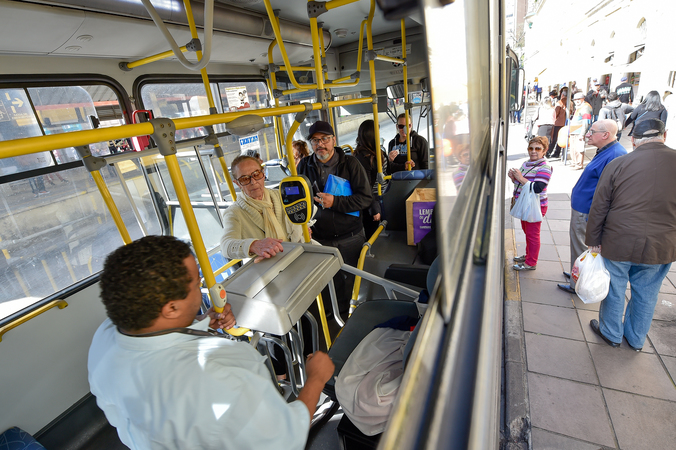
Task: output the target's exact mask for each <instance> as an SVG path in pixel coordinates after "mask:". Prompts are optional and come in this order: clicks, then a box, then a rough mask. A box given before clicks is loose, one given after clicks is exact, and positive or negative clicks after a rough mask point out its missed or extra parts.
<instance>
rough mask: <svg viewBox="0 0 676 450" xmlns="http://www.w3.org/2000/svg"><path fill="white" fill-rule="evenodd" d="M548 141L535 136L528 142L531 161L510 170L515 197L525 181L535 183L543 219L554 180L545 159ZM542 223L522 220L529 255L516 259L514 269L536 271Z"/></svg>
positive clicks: (550, 167)
mask: <svg viewBox="0 0 676 450" xmlns="http://www.w3.org/2000/svg"><path fill="white" fill-rule="evenodd" d="M548 146H549V140H548V139H547V138H546V137H543V136H536V137H534V138H532V139H531V140H530V141H529V142H528V157H529V160H528V161H526V162H524V163H523V164H522V165H521V169H520V170H517V169H510V170H509V173H508V175H509V178H510V179H511V180H512V181H513V182H514V195H513V198H514V199H515V200H516V199H517V198H519V194H520V193H521V189H523V185H524V184H526V182H528V181H530V182H532V183H533V192H535V193H536V194H540V210H541V211H542V218H543V220H544V217H545V214H546V213H547V205H548V200H547V185H548V184H549V180H550V178H551V177H552V166H550V165H549V163H548V162H547V160H546V159H545V153H546V152H547V148H548ZM541 225H542V222H534V223H531V222H526V221H524V220H522V221H521V228H522V229H523V232H524V234H525V235H526V254H525V255H523V256H517V257H515V258H514V261H515V262H516V264H514V265H513V266H512V268H513V269H514V270H535V267H536V266H537V263H538V256H539V255H540V226H541Z"/></svg>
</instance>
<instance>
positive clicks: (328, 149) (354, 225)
mask: <svg viewBox="0 0 676 450" xmlns="http://www.w3.org/2000/svg"><path fill="white" fill-rule="evenodd" d="M308 140H309V141H310V144H311V145H312V149H313V151H314V153H313V154H312V155H310V156H306V157H305V158H303V159H302V160H301V161H300V163H298V173H299V174H302V175H305V176H306V177H308V178H309V179H310V183H312V184H313V186H314V188H315V193H314V194H315V197H314V201H315V203H316V205H317V207H318V211H317V213H316V215H315V224H314V225H313V226H312V237H313V238H314V239H315V240H317V241H319V243H320V244H322V245H327V246H330V247H336V248H338V250H340V254H341V255H342V257H343V261H344V262H345V264H348V265H350V266H356V265H357V262H358V261H359V253H360V252H361V248H362V245H364V242H365V241H366V237H365V235H364V226H363V225H362V218H361V217H360V214H361V213H360V211H363V210H365V209H367V208H368V207H369V206H371V201H372V198H373V197H372V196H371V185H370V184H369V181H368V177H367V175H366V171H365V170H364V167H363V166H362V165H361V163H359V161H358V160H357V158H354V157H353V156H349V155H346V154H345V152H343V150H342V149H341V148H340V147H336V137H335V133H334V132H333V127H332V126H331V124H329V123H327V122H323V121H317V122H315V123H314V124H312V126H311V127H310V130H309V132H308ZM329 175H333V176H335V177H340V178H342V179H344V180H347V181H348V182H349V184H350V188H351V190H352V195H347V196H336V195H332V194H330V193H327V192H324V186H325V185H326V181H327V180H328V178H329ZM350 213H352V214H350ZM355 213H356V214H355ZM334 283H335V285H336V295H337V297H338V306H339V308H340V312H341V315H346V314H347V311H348V310H349V307H350V298H351V297H352V286H353V284H354V275H351V274H348V273H346V272H343V271H341V272H339V273H338V274H337V275H336V276H335V277H334Z"/></svg>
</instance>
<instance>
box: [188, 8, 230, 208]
mask: <svg viewBox="0 0 676 450" xmlns="http://www.w3.org/2000/svg"><path fill="white" fill-rule="evenodd" d="M183 5H184V6H185V14H186V16H187V18H188V25H190V34H191V35H192V38H193V39H198V36H197V27H196V26H195V18H194V17H193V15H192V8H191V7H190V0H183ZM196 53H197V59H198V60H201V59H202V52H201V51H198V52H196ZM200 74H201V75H202V83H204V90H205V91H206V93H207V101H208V102H209V114H217V113H218V110H217V109H216V105H215V104H214V95H213V93H212V92H211V84H210V83H209V75H208V74H207V68H206V67H203V68H202V69H201V70H200ZM214 147H215V148H216V149H217V153H219V154H223V148H222V147H221V144H220V143H216V144H214ZM219 149H220V150H219ZM218 160H219V161H220V163H221V168H222V169H223V176H224V177H225V181H227V183H228V190H229V191H230V195H231V196H232V199H233V201H234V200H236V199H237V194H236V193H235V185H234V184H233V183H232V178H231V177H230V172H229V171H228V165H227V164H226V163H225V157H223V156H219V157H218ZM208 182H209V180H207V183H208Z"/></svg>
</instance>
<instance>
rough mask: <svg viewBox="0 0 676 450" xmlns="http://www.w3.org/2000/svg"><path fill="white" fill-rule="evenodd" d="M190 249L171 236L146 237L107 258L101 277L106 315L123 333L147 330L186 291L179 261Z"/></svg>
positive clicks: (186, 280)
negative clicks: (169, 304) (165, 307)
mask: <svg viewBox="0 0 676 450" xmlns="http://www.w3.org/2000/svg"><path fill="white" fill-rule="evenodd" d="M190 255H192V252H191V250H190V246H188V244H186V243H185V242H182V241H180V240H178V239H176V238H175V237H173V236H146V237H144V238H141V239H139V240H137V241H134V242H132V243H131V244H128V245H125V246H123V247H120V248H118V249H117V250H115V251H114V252H113V253H111V254H110V255H108V258H106V262H105V264H104V265H103V273H102V274H101V300H103V304H104V305H105V307H106V313H107V314H108V317H110V320H112V321H113V323H114V324H115V325H117V326H118V327H120V328H121V329H123V330H128V331H136V330H140V329H143V328H147V327H149V326H150V325H152V323H153V321H154V320H155V319H157V318H158V317H159V315H160V311H161V310H162V307H163V306H164V305H165V304H167V303H168V302H169V301H171V300H180V299H183V298H185V297H186V296H187V295H188V292H189V290H190V287H189V284H190V274H189V273H188V268H187V267H186V266H185V264H184V263H183V260H184V259H186V258H187V257H188V256H190Z"/></svg>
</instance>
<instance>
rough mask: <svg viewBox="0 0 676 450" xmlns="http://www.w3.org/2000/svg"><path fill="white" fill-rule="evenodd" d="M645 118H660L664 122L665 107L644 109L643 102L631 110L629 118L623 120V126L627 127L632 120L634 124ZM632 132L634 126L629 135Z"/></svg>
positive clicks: (665, 116) (665, 118)
mask: <svg viewBox="0 0 676 450" xmlns="http://www.w3.org/2000/svg"><path fill="white" fill-rule="evenodd" d="M646 119H660V120H661V121H662V122H664V123H665V124H666V123H667V108H665V107H664V106H663V107H662V109H660V110H659V111H646V109H645V103H641V104H640V105H638V106H637V107H636V109H634V110H633V111H632V112H631V115H630V116H629V118H628V119H627V120H626V122H624V127H625V128H627V127H628V126H629V124H630V123H632V122H634V125H636V124H637V123H639V122H643V121H644V120H646ZM633 134H634V127H632V128H631V131H630V132H629V136H632V135H633Z"/></svg>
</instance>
